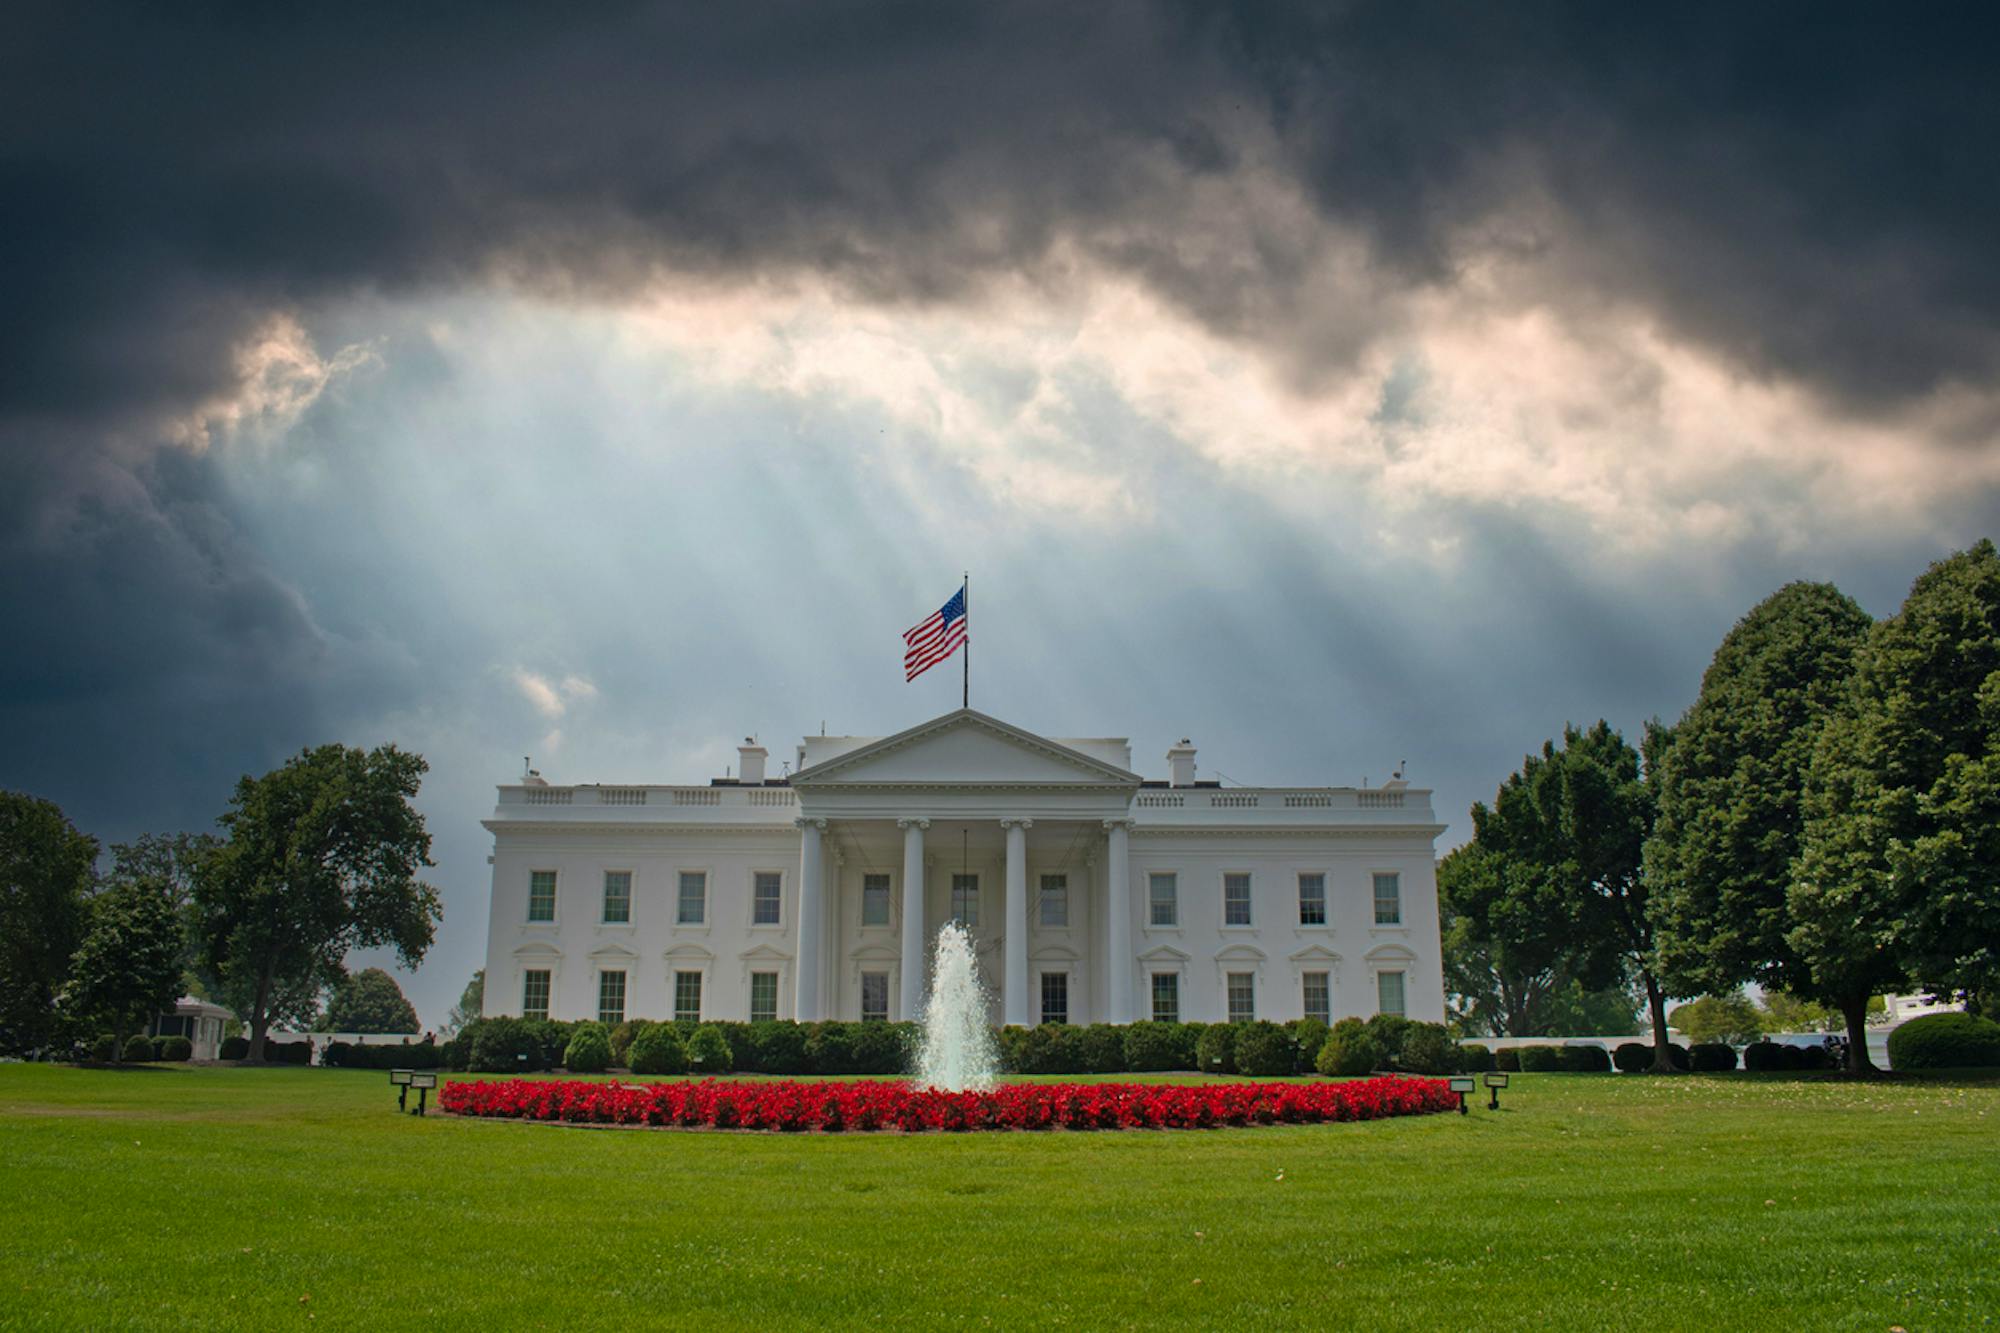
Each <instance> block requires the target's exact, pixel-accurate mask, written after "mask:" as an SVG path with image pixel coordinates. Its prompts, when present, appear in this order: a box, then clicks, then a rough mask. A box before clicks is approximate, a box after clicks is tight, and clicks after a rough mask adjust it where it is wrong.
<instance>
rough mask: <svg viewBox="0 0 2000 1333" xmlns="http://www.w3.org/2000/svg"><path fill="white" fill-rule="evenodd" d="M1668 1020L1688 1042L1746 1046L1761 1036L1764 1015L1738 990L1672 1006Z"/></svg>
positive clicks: (1705, 996)
mask: <svg viewBox="0 0 2000 1333" xmlns="http://www.w3.org/2000/svg"><path fill="white" fill-rule="evenodd" d="M1667 1021H1668V1022H1669V1023H1672V1024H1673V1025H1674V1026H1675V1027H1676V1028H1678V1029H1680V1031H1681V1032H1682V1033H1683V1034H1685V1035H1686V1037H1687V1039H1688V1040H1689V1041H1702V1042H1709V1041H1725V1042H1728V1043H1729V1044H1730V1045H1731V1046H1747V1045H1748V1044H1749V1043H1751V1042H1753V1041H1755V1040H1757V1038H1759V1037H1761V1036H1763V1035H1764V1015H1763V1013H1762V1012H1761V1011H1759V1010H1758V1008H1757V1006H1756V1005H1754V1004H1752V1003H1750V997H1749V996H1747V995H1745V994H1744V993H1743V992H1742V991H1740V990H1739V991H1733V992H1731V993H1730V994H1728V995H1704V996H1702V997H1701V998H1700V999H1698V1000H1690V1001H1689V1002H1688V1003H1686V1004H1680V1005H1675V1006H1674V1009H1673V1012H1672V1013H1670V1014H1668V1015H1667Z"/></svg>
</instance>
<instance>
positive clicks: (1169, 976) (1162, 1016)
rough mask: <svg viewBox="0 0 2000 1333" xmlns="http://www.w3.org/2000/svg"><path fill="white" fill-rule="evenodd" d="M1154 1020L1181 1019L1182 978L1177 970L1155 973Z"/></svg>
mask: <svg viewBox="0 0 2000 1333" xmlns="http://www.w3.org/2000/svg"><path fill="white" fill-rule="evenodd" d="M1153 1021H1154V1022H1155V1023H1178V1022H1180V1021H1181V979H1180V975H1179V974H1178V973H1175V972H1155V973H1153Z"/></svg>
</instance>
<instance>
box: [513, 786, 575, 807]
mask: <svg viewBox="0 0 2000 1333" xmlns="http://www.w3.org/2000/svg"><path fill="white" fill-rule="evenodd" d="M571 794H572V793H571V791H570V789H569V788H568V787H523V788H521V803H522V804H523V805H568V804H569V802H570V796H571Z"/></svg>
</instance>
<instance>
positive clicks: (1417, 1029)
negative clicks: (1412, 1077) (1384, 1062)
mask: <svg viewBox="0 0 2000 1333" xmlns="http://www.w3.org/2000/svg"><path fill="white" fill-rule="evenodd" d="M1402 1037H1403V1046H1402V1049H1401V1050H1400V1051H1398V1052H1397V1054H1396V1068H1398V1069H1400V1070H1402V1071H1403V1072H1404V1073H1406V1074H1456V1073H1457V1072H1458V1069H1459V1055H1458V1043H1457V1042H1456V1041H1453V1040H1452V1036H1451V1032H1450V1030H1449V1029H1447V1028H1446V1027H1445V1025H1444V1024H1442V1023H1411V1024H1409V1025H1408V1026H1407V1027H1405V1028H1404V1029H1403V1032H1402Z"/></svg>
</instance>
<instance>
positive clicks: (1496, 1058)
mask: <svg viewBox="0 0 2000 1333" xmlns="http://www.w3.org/2000/svg"><path fill="white" fill-rule="evenodd" d="M1493 1067H1494V1068H1495V1069H1497V1070H1499V1071H1500V1072H1501V1073H1503V1074H1518V1073H1520V1072H1521V1048H1520V1047H1518V1046H1502V1047H1501V1048H1500V1049H1499V1050H1497V1051H1495V1052H1493Z"/></svg>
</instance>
